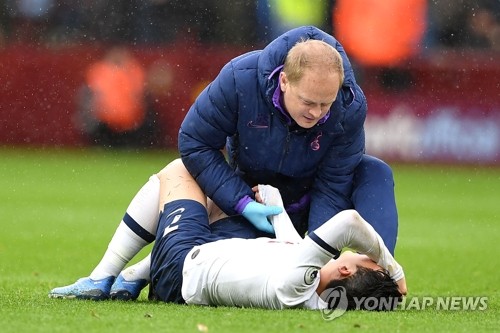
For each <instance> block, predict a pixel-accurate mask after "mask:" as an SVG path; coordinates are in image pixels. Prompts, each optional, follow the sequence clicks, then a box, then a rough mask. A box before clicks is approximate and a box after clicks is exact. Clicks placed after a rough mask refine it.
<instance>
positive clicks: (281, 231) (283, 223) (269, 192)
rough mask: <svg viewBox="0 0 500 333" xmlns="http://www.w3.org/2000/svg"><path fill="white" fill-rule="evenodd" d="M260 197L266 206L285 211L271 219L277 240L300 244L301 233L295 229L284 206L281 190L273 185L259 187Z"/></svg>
mask: <svg viewBox="0 0 500 333" xmlns="http://www.w3.org/2000/svg"><path fill="white" fill-rule="evenodd" d="M257 193H258V197H260V199H262V202H263V203H265V204H266V205H270V206H277V207H281V208H282V209H283V211H282V212H281V213H280V214H277V215H272V216H271V217H270V220H271V224H272V225H273V228H274V233H275V235H276V239H277V240H281V241H288V242H292V243H299V242H300V241H302V237H300V235H299V233H298V232H297V230H296V229H295V227H294V226H293V224H292V221H291V220H290V217H289V216H288V214H287V212H286V211H285V208H284V206H283V199H282V198H281V194H280V192H279V190H278V189H277V188H275V187H273V186H271V185H258V187H257Z"/></svg>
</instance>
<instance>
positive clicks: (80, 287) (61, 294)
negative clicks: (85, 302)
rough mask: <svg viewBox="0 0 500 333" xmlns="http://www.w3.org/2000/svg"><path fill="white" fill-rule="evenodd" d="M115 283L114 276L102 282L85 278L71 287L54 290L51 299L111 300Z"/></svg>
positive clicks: (50, 295)
mask: <svg viewBox="0 0 500 333" xmlns="http://www.w3.org/2000/svg"><path fill="white" fill-rule="evenodd" d="M114 281H115V277H114V276H109V277H107V278H104V279H101V280H92V279H91V278H88V277H84V278H81V279H79V280H78V281H76V282H75V283H73V284H70V285H69V286H65V287H58V288H54V289H52V290H51V291H50V292H49V297H50V298H66V299H72V298H76V299H90V300H93V301H101V300H105V299H108V298H109V291H110V290H111V285H112V284H113V282H114Z"/></svg>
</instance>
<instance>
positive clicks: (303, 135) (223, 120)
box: [179, 27, 367, 230]
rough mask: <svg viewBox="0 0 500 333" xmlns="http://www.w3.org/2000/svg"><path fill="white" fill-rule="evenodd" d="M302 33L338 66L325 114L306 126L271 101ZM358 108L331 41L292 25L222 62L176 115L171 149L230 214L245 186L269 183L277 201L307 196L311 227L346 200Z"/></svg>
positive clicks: (357, 147) (356, 150)
mask: <svg viewBox="0 0 500 333" xmlns="http://www.w3.org/2000/svg"><path fill="white" fill-rule="evenodd" d="M303 38H306V39H317V40H323V41H325V42H327V43H329V44H330V45H332V46H334V47H335V48H336V49H337V50H338V51H339V52H340V54H341V56H342V58H343V61H344V70H345V80H344V84H343V87H342V89H340V91H339V94H338V96H337V100H336V101H335V102H334V103H333V105H332V107H331V109H330V115H329V117H328V119H327V120H326V121H325V122H324V123H322V124H321V123H318V124H317V125H316V126H314V127H312V128H310V129H304V128H301V127H299V126H297V125H296V124H295V123H293V121H292V122H290V121H289V119H290V118H288V117H286V116H285V115H283V114H282V113H281V112H280V111H279V110H278V109H277V108H276V107H275V106H274V105H273V102H272V96H273V93H274V91H275V90H276V88H277V86H278V77H279V73H277V72H276V71H275V70H276V69H277V68H278V67H279V66H281V65H283V63H284V61H285V57H286V55H287V53H288V51H289V50H290V48H291V47H292V46H293V45H294V44H295V43H296V42H298V41H299V40H301V39H303ZM272 73H274V74H273V75H272V76H270V75H271V74H272ZM366 111H367V105H366V99H365V96H364V94H363V92H362V90H361V89H360V87H359V86H358V85H357V84H356V82H355V78H354V74H353V71H352V67H351V64H350V62H349V60H348V58H347V56H346V54H345V52H344V49H343V47H342V46H341V45H340V44H339V42H338V41H337V40H335V39H334V38H333V37H332V36H331V35H329V34H327V33H325V32H323V31H321V30H319V29H317V28H315V27H301V28H296V29H293V30H291V31H289V32H287V33H285V34H283V35H282V36H280V37H278V38H277V39H276V40H274V41H273V42H271V43H270V44H269V45H268V46H266V47H265V48H264V49H263V50H258V51H253V52H249V53H246V54H243V55H241V56H239V57H236V58H235V59H233V60H231V61H230V62H229V63H227V64H226V65H225V66H224V67H223V68H222V70H221V72H220V73H219V75H218V76H217V77H216V78H215V80H214V81H213V82H212V83H211V84H210V85H208V86H207V88H206V89H205V90H204V91H203V92H202V93H201V94H200V96H199V97H198V98H197V99H196V101H195V103H194V104H193V105H192V107H191V108H190V110H189V112H188V113H187V115H186V117H185V119H184V121H183V122H182V125H181V128H180V131H179V151H180V154H181V158H182V160H183V162H184V164H185V166H186V168H187V169H188V170H189V172H190V173H191V174H192V175H193V177H194V178H195V179H196V181H197V182H198V184H199V185H200V186H201V188H202V189H203V191H204V192H205V193H206V194H207V195H208V196H209V197H210V198H212V199H213V200H214V202H215V203H216V204H217V205H218V206H219V207H221V209H222V210H223V211H225V212H226V213H227V214H229V215H232V214H235V213H237V212H236V211H235V207H236V205H237V204H238V202H239V200H240V199H242V198H243V197H244V196H245V195H248V196H250V197H252V198H253V197H254V195H253V193H252V190H251V187H252V186H255V185H257V184H271V185H273V186H275V187H277V188H278V189H280V192H281V193H282V196H283V201H284V203H285V207H287V206H289V205H290V204H294V203H297V202H298V201H300V199H301V198H304V196H306V197H309V198H310V207H311V209H310V213H309V230H313V229H315V228H316V227H318V226H319V225H321V224H323V223H324V222H325V221H326V220H328V219H329V218H330V217H332V216H333V215H334V214H336V213H337V212H338V211H340V210H343V209H347V208H351V207H352V204H351V201H350V197H351V193H352V180H353V172H354V169H355V167H356V166H357V165H358V163H359V162H360V160H361V157H362V154H363V153H364V149H365V136H364V129H363V124H364V121H365V117H366ZM225 146H226V149H227V157H228V160H229V163H228V161H227V160H226V158H225V156H224V154H223V152H222V150H223V148H224V147H225ZM306 203H307V202H306ZM306 206H307V205H306ZM301 208H302V209H304V202H302V205H301ZM287 210H288V209H287Z"/></svg>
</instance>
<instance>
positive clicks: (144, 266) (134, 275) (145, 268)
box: [121, 254, 151, 281]
mask: <svg viewBox="0 0 500 333" xmlns="http://www.w3.org/2000/svg"><path fill="white" fill-rule="evenodd" d="M150 266H151V254H149V255H148V256H147V257H146V258H144V259H142V260H141V261H139V262H138V263H137V264H134V265H132V266H130V267H127V268H125V269H124V270H123V271H122V272H121V274H122V275H123V277H124V279H125V280H127V281H133V280H141V279H143V280H147V281H149V268H150Z"/></svg>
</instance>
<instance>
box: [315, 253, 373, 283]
mask: <svg viewBox="0 0 500 333" xmlns="http://www.w3.org/2000/svg"><path fill="white" fill-rule="evenodd" d="M358 267H365V268H368V269H373V270H382V267H380V266H379V265H377V264H376V263H375V262H373V260H371V259H370V258H368V257H367V256H366V255H364V254H359V253H354V252H349V251H346V252H343V253H342V254H341V255H340V257H338V258H337V260H332V261H330V262H329V263H328V264H327V265H325V266H324V267H323V268H322V269H321V271H322V272H321V274H322V275H323V276H324V277H325V279H326V280H332V279H335V280H340V279H345V278H347V277H349V276H351V275H353V274H354V273H356V272H357V271H358Z"/></svg>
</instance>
